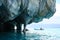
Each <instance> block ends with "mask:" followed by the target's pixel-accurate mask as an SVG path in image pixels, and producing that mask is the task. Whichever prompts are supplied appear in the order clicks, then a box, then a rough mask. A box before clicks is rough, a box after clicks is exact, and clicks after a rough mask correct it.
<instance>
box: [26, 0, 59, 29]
mask: <svg viewBox="0 0 60 40" xmlns="http://www.w3.org/2000/svg"><path fill="white" fill-rule="evenodd" d="M47 24H48V25H47ZM31 26H33V27H34V28H39V26H43V27H44V26H46V27H47V26H50V27H52V26H53V27H60V0H56V12H55V14H54V15H53V16H52V17H51V18H49V19H44V20H43V21H42V22H39V23H32V24H30V25H27V27H28V28H32V27H31Z"/></svg>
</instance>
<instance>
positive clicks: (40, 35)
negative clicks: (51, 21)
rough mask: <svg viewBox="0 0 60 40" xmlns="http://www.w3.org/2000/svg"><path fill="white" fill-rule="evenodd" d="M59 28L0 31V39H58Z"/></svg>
mask: <svg viewBox="0 0 60 40" xmlns="http://www.w3.org/2000/svg"><path fill="white" fill-rule="evenodd" d="M59 31H60V28H47V29H44V30H29V31H27V32H26V33H23V32H21V33H20V32H18V33H17V32H4V33H0V40H60V32H59Z"/></svg>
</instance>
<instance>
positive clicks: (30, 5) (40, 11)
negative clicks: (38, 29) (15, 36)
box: [0, 0, 56, 30]
mask: <svg viewBox="0 0 60 40" xmlns="http://www.w3.org/2000/svg"><path fill="white" fill-rule="evenodd" d="M55 3H56V0H0V29H2V30H4V29H5V30H8V29H9V30H11V29H13V28H14V26H15V25H16V26H17V30H21V25H22V24H24V30H25V27H26V25H27V24H30V23H32V22H36V23H38V22H40V21H42V20H43V19H44V18H47V19H49V18H50V17H52V16H53V15H54V13H55V11H56V9H55Z"/></svg>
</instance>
